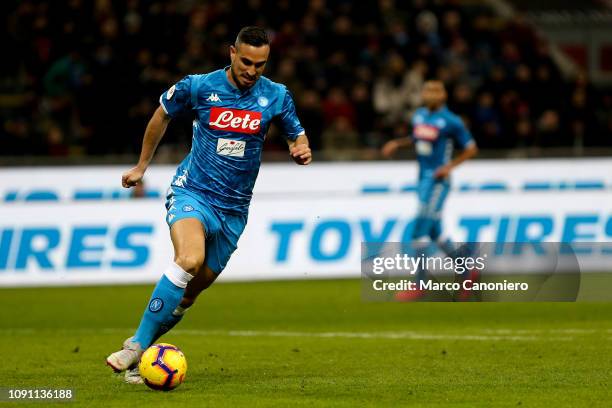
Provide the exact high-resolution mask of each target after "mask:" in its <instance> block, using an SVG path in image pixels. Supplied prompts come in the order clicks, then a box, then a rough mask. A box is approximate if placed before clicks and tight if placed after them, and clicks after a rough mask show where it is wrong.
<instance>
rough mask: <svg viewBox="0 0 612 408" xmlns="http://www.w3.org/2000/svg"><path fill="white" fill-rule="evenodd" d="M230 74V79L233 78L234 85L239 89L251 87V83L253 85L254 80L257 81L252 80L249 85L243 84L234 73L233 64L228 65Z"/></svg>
mask: <svg viewBox="0 0 612 408" xmlns="http://www.w3.org/2000/svg"><path fill="white" fill-rule="evenodd" d="M230 74H231V75H232V79H233V80H234V83H235V84H236V86H237V87H238V88H239V89H242V90H245V89H249V88H250V87H252V86H253V85H255V82H257V80H254V81H253V83H252V84H251V85H243V84H242V83H241V82H240V80H239V79H240V78H239V77H238V76H237V75H236V73H235V72H234V66H233V65H230Z"/></svg>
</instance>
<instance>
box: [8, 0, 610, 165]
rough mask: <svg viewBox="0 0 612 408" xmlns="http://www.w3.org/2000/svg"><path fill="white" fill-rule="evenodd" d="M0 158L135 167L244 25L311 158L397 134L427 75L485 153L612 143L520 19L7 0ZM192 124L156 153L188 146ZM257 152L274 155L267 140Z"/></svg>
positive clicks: (345, 7)
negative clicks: (179, 100)
mask: <svg viewBox="0 0 612 408" xmlns="http://www.w3.org/2000/svg"><path fill="white" fill-rule="evenodd" d="M0 8H2V9H3V11H2V16H3V19H4V25H3V27H5V28H4V29H5V30H6V32H5V34H4V35H3V36H2V39H1V40H0V41H1V43H2V49H3V51H4V55H5V57H4V58H3V62H2V64H0V123H1V126H0V155H2V156H17V155H45V156H87V155H108V154H138V153H139V151H140V144H141V140H142V135H143V131H144V128H145V126H146V123H147V121H148V119H149V118H150V116H151V114H152V113H153V111H154V110H155V109H156V107H157V106H158V99H159V95H160V94H161V93H162V92H163V91H164V90H165V89H167V88H168V87H169V86H170V85H172V83H174V82H175V81H177V80H178V79H180V78H181V77H183V76H184V75H187V74H189V73H202V72H208V71H211V70H215V69H218V68H221V67H224V66H226V65H228V64H229V51H228V47H229V45H230V44H231V43H232V42H233V40H234V38H235V35H236V33H237V32H238V31H239V29H240V28H241V27H242V26H244V25H259V26H263V27H266V28H267V29H269V34H270V38H271V41H272V56H271V60H270V62H269V64H268V67H267V69H266V73H265V75H266V76H268V77H270V78H271V79H273V80H276V81H278V82H282V83H284V84H286V85H287V86H288V87H289V89H290V90H291V91H292V93H293V95H294V99H295V101H296V105H297V107H298V113H299V116H300V118H301V120H302V122H303V125H304V127H305V128H306V130H307V134H308V136H309V138H310V139H311V143H312V145H313V148H314V149H316V150H321V151H324V152H326V154H327V155H328V157H333V158H350V152H351V150H352V149H365V150H367V149H370V150H371V151H376V149H378V148H379V147H380V146H381V145H382V143H384V142H385V141H386V140H388V139H390V138H393V137H398V136H405V135H406V134H407V132H408V131H409V129H408V126H407V123H408V118H409V115H410V113H411V112H412V111H413V110H414V109H415V108H416V107H418V106H419V104H420V89H421V86H422V84H423V81H424V80H425V79H427V78H434V77H435V78H440V79H442V80H443V81H444V82H445V83H446V85H447V89H448V93H449V101H448V105H449V108H450V109H452V110H454V111H455V112H457V113H458V114H460V115H461V116H462V117H463V119H464V121H465V122H466V124H467V125H468V127H469V128H470V129H471V131H472V133H473V134H474V137H475V138H476V141H477V143H478V145H479V146H480V147H481V148H483V149H508V148H515V147H529V146H540V147H556V146H568V147H572V146H612V93H610V92H607V91H606V90H604V89H597V88H596V87H594V86H593V85H592V84H591V83H590V81H589V78H587V76H586V75H585V74H578V75H577V76H576V77H574V78H571V79H568V78H563V77H562V75H561V74H560V72H559V69H558V68H557V66H556V65H555V63H554V61H553V59H552V58H551V55H550V50H549V47H548V45H547V43H546V41H545V40H544V39H541V38H538V36H537V35H536V34H535V32H534V30H533V29H532V28H531V27H530V26H529V25H528V24H527V23H525V21H524V20H523V19H522V18H521V17H520V16H519V17H516V18H514V19H510V20H508V19H501V18H499V17H496V16H495V15H494V13H493V12H492V11H491V10H489V9H487V8H486V7H484V6H481V5H478V2H470V3H469V4H468V5H461V6H459V3H458V2H456V1H450V0H449V1H440V0H438V1H426V0H411V1H400V0H378V1H371V0H370V1H355V2H353V1H348V0H345V1H340V0H336V1H330V0H328V1H325V0H309V1H290V0H276V1H266V0H248V1H224V0H215V1H196V0H179V1H144V0H142V1H139V0H126V1H111V0H95V1H85V0H67V1H62V2H48V1H43V2H41V1H33V0H24V1H19V2H6V4H3V5H1V6H0ZM190 121H191V119H190V118H185V120H179V121H178V124H174V125H173V126H171V127H170V130H169V133H168V135H167V137H166V139H165V141H164V145H165V146H166V148H173V147H174V146H176V149H179V150H181V151H184V150H185V149H187V148H188V147H189V145H190V143H191V124H190ZM267 144H268V146H267V149H268V150H281V149H284V150H286V144H285V142H284V141H283V139H282V137H281V135H279V134H278V132H272V133H271V134H270V135H269V137H268V139H267Z"/></svg>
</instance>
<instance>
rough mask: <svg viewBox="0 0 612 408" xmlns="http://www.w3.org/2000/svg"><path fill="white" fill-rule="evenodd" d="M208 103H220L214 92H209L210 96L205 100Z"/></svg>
mask: <svg viewBox="0 0 612 408" xmlns="http://www.w3.org/2000/svg"><path fill="white" fill-rule="evenodd" d="M206 100H207V101H208V102H221V99H220V98H219V95H217V94H216V93H214V92H211V94H210V96H209V97H208V98H207V99H206Z"/></svg>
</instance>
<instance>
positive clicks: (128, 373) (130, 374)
mask: <svg viewBox="0 0 612 408" xmlns="http://www.w3.org/2000/svg"><path fill="white" fill-rule="evenodd" d="M125 382H126V383H128V384H144V381H143V380H142V377H141V376H140V370H138V364H134V365H132V366H130V367H129V368H128V369H127V370H125Z"/></svg>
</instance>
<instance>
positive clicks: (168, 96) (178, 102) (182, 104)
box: [159, 75, 193, 118]
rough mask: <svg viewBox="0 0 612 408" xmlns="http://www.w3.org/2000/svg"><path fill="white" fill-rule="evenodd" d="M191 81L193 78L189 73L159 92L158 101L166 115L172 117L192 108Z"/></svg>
mask: <svg viewBox="0 0 612 408" xmlns="http://www.w3.org/2000/svg"><path fill="white" fill-rule="evenodd" d="M192 81H193V78H192V77H191V75H188V76H186V77H185V78H183V79H181V80H180V81H178V82H177V83H176V84H174V85H172V86H171V87H170V89H168V90H167V91H166V92H164V93H163V94H161V96H160V97H159V103H160V105H161V107H162V109H163V110H164V112H166V114H167V115H168V116H170V117H172V118H173V117H176V116H179V115H181V114H184V113H187V112H189V111H190V110H191V109H192V108H193V106H192V98H191V85H192Z"/></svg>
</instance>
